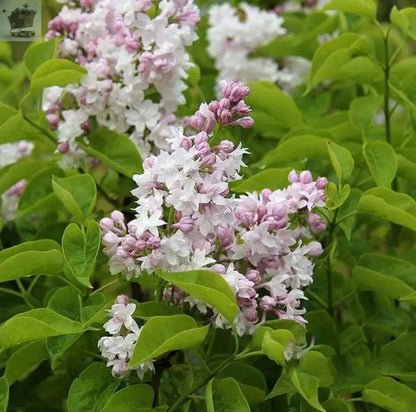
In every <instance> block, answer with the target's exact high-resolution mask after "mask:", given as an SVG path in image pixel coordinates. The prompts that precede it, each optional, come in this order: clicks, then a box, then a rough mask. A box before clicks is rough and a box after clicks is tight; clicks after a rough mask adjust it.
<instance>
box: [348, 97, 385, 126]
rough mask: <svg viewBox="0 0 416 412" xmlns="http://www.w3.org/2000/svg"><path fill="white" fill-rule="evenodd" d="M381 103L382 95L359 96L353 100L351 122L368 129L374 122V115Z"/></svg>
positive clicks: (350, 112) (350, 113)
mask: <svg viewBox="0 0 416 412" xmlns="http://www.w3.org/2000/svg"><path fill="white" fill-rule="evenodd" d="M380 105H381V97H380V96H364V97H358V98H357V99H354V100H353V101H352V102H351V105H350V111H349V116H350V120H351V123H352V124H353V125H355V126H356V127H358V128H359V129H360V130H362V131H366V130H367V129H368V127H369V126H371V124H372V123H373V119H374V116H375V115H376V113H377V110H378V109H379V107H380Z"/></svg>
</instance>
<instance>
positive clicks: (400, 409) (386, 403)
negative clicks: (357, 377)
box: [362, 377, 416, 412]
mask: <svg viewBox="0 0 416 412" xmlns="http://www.w3.org/2000/svg"><path fill="white" fill-rule="evenodd" d="M362 398H363V401H364V402H368V403H372V404H374V405H377V406H380V407H381V408H383V409H388V410H389V411H392V412H412V411H413V410H414V408H415V403H416V392H415V391H413V390H412V389H410V388H409V387H408V386H406V385H403V384H402V383H399V382H397V381H396V380H394V379H392V378H387V377H386V378H378V379H375V380H373V381H372V382H370V383H369V384H368V385H367V386H366V387H365V389H364V390H363V396H362Z"/></svg>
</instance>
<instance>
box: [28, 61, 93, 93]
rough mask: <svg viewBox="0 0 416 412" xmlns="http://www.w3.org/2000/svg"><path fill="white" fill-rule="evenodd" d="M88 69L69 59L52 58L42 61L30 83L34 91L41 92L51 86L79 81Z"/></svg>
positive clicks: (61, 85)
mask: <svg viewBox="0 0 416 412" xmlns="http://www.w3.org/2000/svg"><path fill="white" fill-rule="evenodd" d="M86 73H87V70H86V69H85V68H83V67H81V66H79V65H78V64H76V63H74V62H72V61H70V60H67V59H52V60H47V61H45V62H44V63H42V64H41V65H40V66H39V67H38V68H37V69H36V70H35V72H34V73H33V76H32V81H31V83H30V90H31V91H32V92H40V91H41V90H42V89H44V88H46V87H51V86H60V87H64V86H67V85H68V84H73V83H78V82H79V81H80V80H81V79H82V78H83V77H84V75H85V74H86Z"/></svg>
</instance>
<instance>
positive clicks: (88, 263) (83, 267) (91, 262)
mask: <svg viewBox="0 0 416 412" xmlns="http://www.w3.org/2000/svg"><path fill="white" fill-rule="evenodd" d="M100 244H101V242H100V226H99V225H98V223H97V222H95V221H94V220H91V221H90V222H89V223H88V226H87V228H86V232H85V233H84V231H83V230H81V229H80V227H79V226H78V225H77V224H75V223H71V224H69V225H68V226H67V228H66V229H65V232H64V234H63V236H62V251H63V253H64V257H65V261H66V263H67V264H68V267H69V269H70V271H71V272H72V274H73V275H74V277H75V278H76V279H77V280H78V281H79V282H80V283H81V284H83V285H84V286H87V287H89V288H91V287H92V286H91V283H90V276H91V275H92V273H93V272H94V268H95V263H96V260H97V254H98V250H99V249H100Z"/></svg>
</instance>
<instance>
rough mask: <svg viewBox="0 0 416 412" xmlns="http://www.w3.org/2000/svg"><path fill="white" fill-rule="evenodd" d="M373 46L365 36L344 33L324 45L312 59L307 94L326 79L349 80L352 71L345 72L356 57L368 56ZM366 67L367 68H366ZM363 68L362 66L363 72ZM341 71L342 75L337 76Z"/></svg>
mask: <svg viewBox="0 0 416 412" xmlns="http://www.w3.org/2000/svg"><path fill="white" fill-rule="evenodd" d="M370 48H371V44H370V42H369V40H368V39H366V38H365V37H364V36H360V35H359V34H357V33H343V34H341V35H339V36H338V37H336V38H334V39H332V40H329V41H327V42H325V43H322V44H321V45H320V46H319V47H318V49H317V50H316V52H315V54H314V56H313V59H312V68H311V72H310V75H309V81H308V88H307V91H306V92H307V93H308V92H310V91H311V90H312V89H313V88H314V87H315V86H316V85H317V84H318V83H320V82H321V81H323V80H325V79H334V80H343V79H344V78H345V80H346V79H349V76H350V72H351V69H350V70H348V71H347V72H346V73H345V71H343V69H344V68H345V66H346V64H348V63H349V62H350V61H351V60H352V59H353V58H354V57H356V56H357V55H360V54H366V53H368V51H369V50H370ZM364 67H365V66H364ZM362 69H363V66H361V70H362ZM338 70H340V73H342V74H341V75H340V74H337V72H338Z"/></svg>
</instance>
